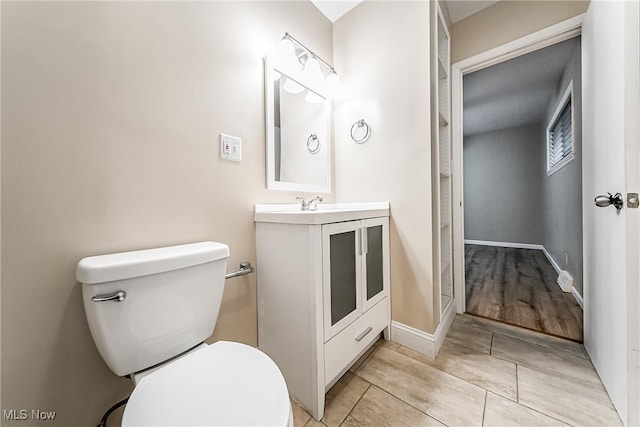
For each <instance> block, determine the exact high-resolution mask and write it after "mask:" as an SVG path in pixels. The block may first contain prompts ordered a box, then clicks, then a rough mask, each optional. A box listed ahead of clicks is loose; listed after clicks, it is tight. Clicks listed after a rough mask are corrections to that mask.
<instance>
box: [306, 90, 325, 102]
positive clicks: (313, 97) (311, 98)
mask: <svg viewBox="0 0 640 427" xmlns="http://www.w3.org/2000/svg"><path fill="white" fill-rule="evenodd" d="M304 100H305V101H307V102H308V103H309V104H319V103H321V102H322V101H324V98H323V97H321V96H320V95H318V94H317V93H315V92H312V91H307V95H306V96H305V97H304Z"/></svg>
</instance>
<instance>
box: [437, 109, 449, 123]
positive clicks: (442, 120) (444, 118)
mask: <svg viewBox="0 0 640 427" xmlns="http://www.w3.org/2000/svg"><path fill="white" fill-rule="evenodd" d="M438 120H439V125H440V126H448V125H449V116H448V115H447V116H445V115H444V112H442V111H438Z"/></svg>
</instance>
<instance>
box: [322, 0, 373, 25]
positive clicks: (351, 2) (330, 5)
mask: <svg viewBox="0 0 640 427" xmlns="http://www.w3.org/2000/svg"><path fill="white" fill-rule="evenodd" d="M361 2H362V0H311V3H313V4H314V5H315V6H316V7H317V8H318V9H320V12H322V13H324V16H326V17H327V18H329V21H331V22H336V21H337V20H338V19H340V17H341V16H342V15H344V14H345V13H347V12H349V11H350V10H351V9H353V8H354V7H356V6H357V5H358V4H360V3H361Z"/></svg>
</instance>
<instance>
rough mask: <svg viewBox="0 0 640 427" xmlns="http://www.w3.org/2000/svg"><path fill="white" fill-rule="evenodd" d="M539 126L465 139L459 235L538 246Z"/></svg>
mask: <svg viewBox="0 0 640 427" xmlns="http://www.w3.org/2000/svg"><path fill="white" fill-rule="evenodd" d="M543 130H544V129H542V126H541V125H528V126H520V127H516V128H510V129H503V130H498V131H494V132H488V133H483V134H478V135H470V136H465V138H464V200H465V208H464V215H465V219H464V221H465V225H464V237H465V239H471V240H488V241H494V242H510V243H531V244H542V243H543V237H544V235H545V233H544V217H543V215H542V213H541V205H542V201H543V198H542V183H541V177H540V171H541V170H542V168H543V167H544V163H543V162H542V160H543V152H544V147H543V145H542V144H541V143H540V134H541V133H542V132H543Z"/></svg>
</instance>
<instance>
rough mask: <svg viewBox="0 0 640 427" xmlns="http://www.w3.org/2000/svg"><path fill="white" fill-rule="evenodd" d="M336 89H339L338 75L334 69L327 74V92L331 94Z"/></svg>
mask: <svg viewBox="0 0 640 427" xmlns="http://www.w3.org/2000/svg"><path fill="white" fill-rule="evenodd" d="M338 89H340V77H339V76H338V74H337V73H336V72H335V70H331V72H330V73H329V75H328V76H327V92H329V94H331V95H333V94H335V93H336V92H337V91H338Z"/></svg>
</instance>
